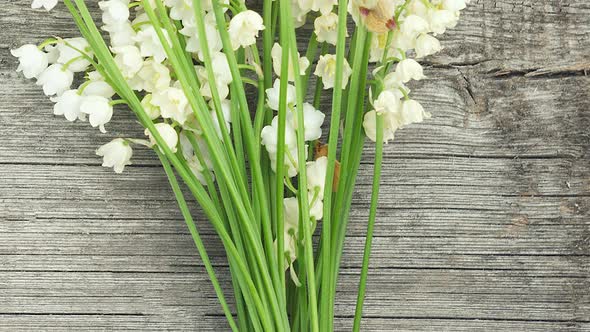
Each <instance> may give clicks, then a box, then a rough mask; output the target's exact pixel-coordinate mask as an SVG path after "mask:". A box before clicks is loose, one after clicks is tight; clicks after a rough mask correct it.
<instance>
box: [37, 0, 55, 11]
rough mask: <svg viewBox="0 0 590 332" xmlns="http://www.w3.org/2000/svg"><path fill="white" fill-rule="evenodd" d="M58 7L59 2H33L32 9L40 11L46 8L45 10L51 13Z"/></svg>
mask: <svg viewBox="0 0 590 332" xmlns="http://www.w3.org/2000/svg"><path fill="white" fill-rule="evenodd" d="M55 5H57V0H33V3H31V8H33V9H39V8H41V7H43V8H45V10H47V11H50V10H52V9H53V7H55Z"/></svg>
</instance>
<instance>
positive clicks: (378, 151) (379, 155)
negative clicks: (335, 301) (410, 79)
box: [352, 115, 383, 332]
mask: <svg viewBox="0 0 590 332" xmlns="http://www.w3.org/2000/svg"><path fill="white" fill-rule="evenodd" d="M376 122H377V134H376V140H377V142H376V144H375V165H374V170H373V190H372V192H371V207H370V210H369V222H368V224H367V237H366V239H365V249H364V254H363V267H362V269H361V277H360V281H359V290H358V294H357V299H356V308H355V312H354V323H353V328H352V330H353V331H355V332H359V331H360V328H361V319H362V315H363V304H364V302H365V290H366V284H367V275H368V272H369V258H370V256H371V246H372V244H373V229H374V226H375V216H376V214H377V204H378V201H379V184H380V181H381V164H382V161H383V117H382V116H381V115H378V116H377V117H376Z"/></svg>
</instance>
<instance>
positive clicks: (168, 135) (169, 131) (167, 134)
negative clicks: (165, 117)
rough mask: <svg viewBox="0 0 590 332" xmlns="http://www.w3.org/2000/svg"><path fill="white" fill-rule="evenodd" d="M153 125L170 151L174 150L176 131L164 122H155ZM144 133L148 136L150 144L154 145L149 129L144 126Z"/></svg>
mask: <svg viewBox="0 0 590 332" xmlns="http://www.w3.org/2000/svg"><path fill="white" fill-rule="evenodd" d="M154 126H155V127H156V130H157V131H158V133H159V134H160V136H161V137H162V139H163V140H164V142H165V143H166V145H167V146H168V148H170V150H171V151H172V152H176V145H177V144H178V134H177V133H176V130H174V128H172V126H171V125H169V124H167V123H164V122H161V123H156V124H154ZM145 134H146V135H147V136H149V138H150V143H151V144H152V146H153V145H156V139H155V138H154V137H153V136H152V133H151V132H150V131H149V129H147V128H146V130H145Z"/></svg>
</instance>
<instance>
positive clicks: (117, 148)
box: [96, 138, 133, 173]
mask: <svg viewBox="0 0 590 332" xmlns="http://www.w3.org/2000/svg"><path fill="white" fill-rule="evenodd" d="M96 154H97V155H99V156H101V157H103V162H102V166H103V167H112V168H113V170H114V171H115V173H122V172H123V170H124V169H125V166H127V165H131V157H132V156H133V149H132V148H131V146H130V145H129V142H127V141H126V140H124V139H122V138H115V139H114V140H112V141H110V142H109V143H107V144H105V145H103V146H101V147H99V148H98V150H96Z"/></svg>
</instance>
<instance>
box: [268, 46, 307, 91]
mask: <svg viewBox="0 0 590 332" xmlns="http://www.w3.org/2000/svg"><path fill="white" fill-rule="evenodd" d="M282 53H283V48H282V47H281V45H279V44H278V43H275V44H274V45H273V47H272V50H271V56H272V67H273V69H274V72H275V74H276V75H277V76H279V77H280V76H281V68H282V67H281V65H282V59H281V55H282ZM297 56H299V52H297ZM307 67H309V60H308V59H307V58H306V57H304V56H302V57H299V75H305V71H306V70H307ZM288 73H289V75H288V80H289V82H293V81H294V80H295V73H294V70H293V61H292V60H291V56H289V71H288ZM283 78H284V77H283Z"/></svg>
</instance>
